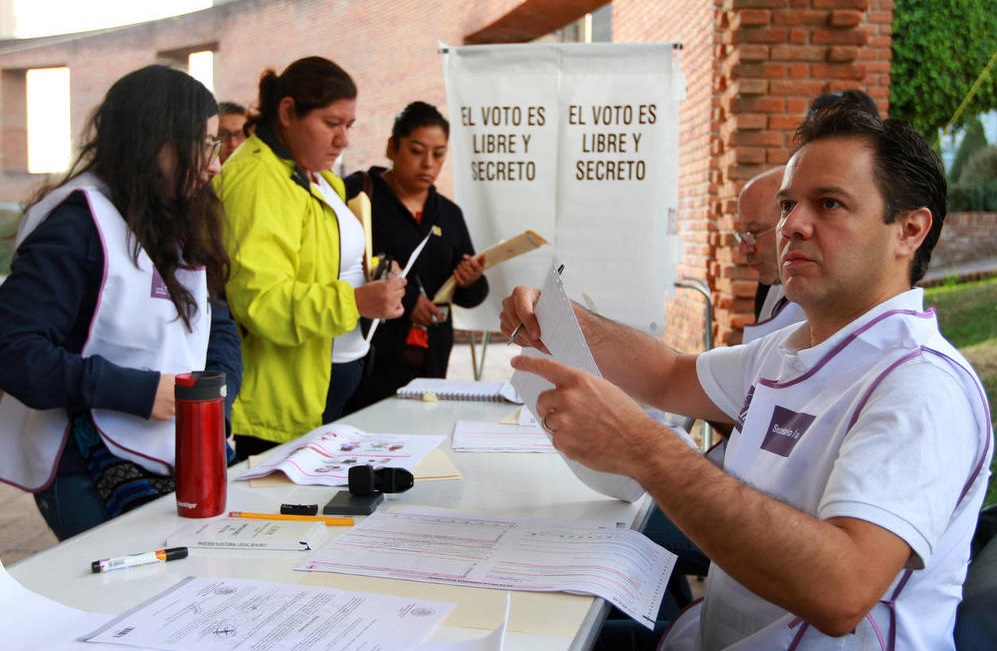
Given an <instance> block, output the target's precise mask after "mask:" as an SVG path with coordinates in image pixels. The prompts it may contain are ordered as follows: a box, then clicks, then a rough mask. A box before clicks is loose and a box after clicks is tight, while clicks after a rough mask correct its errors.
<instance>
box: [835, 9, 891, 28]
mask: <svg viewBox="0 0 997 651" xmlns="http://www.w3.org/2000/svg"><path fill="white" fill-rule="evenodd" d="M891 16H892V14H891ZM864 17H865V14H863V13H862V12H861V11H856V10H852V9H841V10H838V11H832V12H831V18H830V20H829V21H828V24H829V25H831V27H857V26H858V25H860V24H862V19H863V18H864Z"/></svg>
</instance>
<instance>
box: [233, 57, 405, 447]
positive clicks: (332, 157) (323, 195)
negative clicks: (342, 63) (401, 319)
mask: <svg viewBox="0 0 997 651" xmlns="http://www.w3.org/2000/svg"><path fill="white" fill-rule="evenodd" d="M356 97H357V89H356V85H355V84H354V83H353V80H352V79H351V78H350V76H349V75H348V74H347V73H346V71H344V70H343V69H342V68H340V67H339V66H338V65H336V64H335V63H333V62H332V61H329V60H328V59H323V58H322V57H307V58H304V59H299V60H298V61H295V62H294V63H292V64H291V65H289V66H288V67H287V68H286V69H285V70H284V71H283V72H282V73H281V74H280V75H278V74H277V73H276V72H274V71H273V70H266V71H264V73H263V75H262V76H261V77H260V86H259V100H258V102H257V113H256V114H255V115H253V116H251V117H250V121H249V123H248V124H249V128H251V129H252V130H253V135H251V136H250V137H249V138H248V139H247V140H246V141H245V142H244V143H243V144H242V145H241V146H240V147H239V149H238V150H236V152H235V153H234V154H232V157H231V158H229V159H228V160H227V161H225V166H224V168H223V169H222V172H221V174H219V176H218V177H217V178H216V179H215V188H216V190H217V191H218V196H219V197H220V198H221V200H222V202H223V203H224V205H225V214H226V218H227V219H228V223H229V228H228V230H227V237H228V240H227V242H228V249H229V255H230V256H231V258H232V275H231V277H230V279H229V283H228V286H227V293H228V300H229V306H230V307H231V309H232V314H233V316H234V317H235V319H236V321H237V322H238V323H239V325H240V326H241V328H242V335H243V340H242V358H243V362H244V363H245V366H246V378H245V384H244V386H243V390H242V392H241V393H240V395H239V397H238V399H237V400H236V402H235V405H234V406H233V408H232V428H233V431H234V432H235V435H236V452H237V453H238V455H239V457H240V458H245V457H246V456H248V455H251V454H255V453H258V452H262V451H263V450H266V449H268V448H270V447H273V446H274V445H277V444H278V443H282V442H284V441H289V440H291V439H292V438H295V437H298V436H301V435H302V434H304V433H306V432H308V431H309V430H311V429H314V428H315V427H318V426H319V425H321V424H322V423H327V422H329V421H331V420H334V419H336V418H338V417H339V415H340V414H341V413H342V410H343V404H344V403H345V401H346V399H347V398H349V397H350V395H352V393H353V391H354V389H355V388H356V386H357V384H358V383H359V381H360V373H361V366H362V360H363V357H364V356H365V355H366V353H367V350H368V346H367V342H366V341H365V340H364V337H363V335H362V333H361V329H360V324H359V319H360V317H361V316H364V317H368V318H380V319H389V318H394V317H397V316H400V315H401V313H402V304H401V299H402V295H403V293H404V287H405V281H404V279H401V278H391V279H386V280H377V281H373V282H366V278H365V276H366V274H365V270H364V265H363V258H364V232H363V227H362V226H361V224H360V221H359V220H358V219H357V218H356V216H354V215H353V214H352V213H351V212H350V210H349V209H348V208H347V207H346V204H345V203H344V202H343V197H344V193H343V181H342V180H341V179H340V178H339V177H337V176H336V175H335V174H334V173H333V172H331V171H330V169H331V168H332V167H333V165H335V163H336V160H337V159H338V158H339V156H340V154H341V153H342V152H343V150H344V149H345V148H346V147H347V146H348V145H349V143H350V140H349V129H350V128H351V127H352V126H353V121H354V119H355V116H356Z"/></svg>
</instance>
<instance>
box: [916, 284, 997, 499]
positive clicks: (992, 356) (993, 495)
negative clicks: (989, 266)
mask: <svg viewBox="0 0 997 651" xmlns="http://www.w3.org/2000/svg"><path fill="white" fill-rule="evenodd" d="M924 300H925V304H926V305H930V306H933V307H934V308H935V309H936V310H938V323H939V327H940V328H941V330H942V333H944V335H945V337H946V338H947V339H948V340H949V341H950V342H952V345H954V346H955V347H956V348H958V349H959V350H960V351H961V352H962V354H963V355H965V356H966V359H968V360H969V361H970V363H971V364H972V365H973V367H974V368H975V369H976V372H977V373H978V374H979V375H980V379H981V380H982V381H983V386H984V388H985V389H986V392H987V398H988V399H989V401H990V419H991V421H994V425H995V429H997V420H994V419H995V416H997V410H995V403H994V400H995V398H997V278H989V279H987V280H982V281H978V282H971V283H961V284H956V283H954V282H948V283H946V284H944V285H942V286H939V287H932V288H929V289H926V290H925V299H924ZM990 470H991V473H994V474H997V460H995V461H994V462H993V463H992V464H991V466H990ZM991 504H997V482H994V481H992V482H991V485H990V490H989V492H988V493H987V497H986V500H985V501H984V506H989V505H991Z"/></svg>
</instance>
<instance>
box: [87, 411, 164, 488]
mask: <svg viewBox="0 0 997 651" xmlns="http://www.w3.org/2000/svg"><path fill="white" fill-rule="evenodd" d="M90 418H91V420H93V426H94V429H96V430H97V431H98V432H99V433H100V437H101V438H102V439H104V441H105V443H108V442H109V443H113V444H114V445H116V446H118V447H119V448H121V449H122V450H127V451H128V452H129V453H131V454H134V455H135V456H137V457H142V458H143V459H148V460H150V461H155V462H156V463H158V464H160V465H162V466H165V467H166V468H167V469H168V471H169V474H170V475H172V474H174V468H173V465H172V464H170V463H169V462H167V461H166V460H165V459H159V458H157V457H153V456H149V455H148V454H145V453H144V452H139V451H138V450H133V449H131V448H130V447H128V446H126V445H121V443H119V442H117V441H115V440H114V439H113V438H111V436H110V435H109V434H108V433H107V432H105V431H104V430H103V429H101V427H100V425H99V424H98V423H97V420H96V419H95V418H93V416H92V415H91V416H90ZM111 454H114V450H111ZM115 456H118V455H115ZM150 472H151V471H150Z"/></svg>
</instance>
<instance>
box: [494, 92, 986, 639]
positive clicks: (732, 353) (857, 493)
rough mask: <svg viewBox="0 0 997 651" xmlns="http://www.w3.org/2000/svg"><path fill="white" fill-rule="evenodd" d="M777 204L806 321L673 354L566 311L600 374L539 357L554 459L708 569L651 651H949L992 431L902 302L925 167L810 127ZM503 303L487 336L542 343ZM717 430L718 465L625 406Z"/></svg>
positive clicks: (909, 134) (924, 240)
mask: <svg viewBox="0 0 997 651" xmlns="http://www.w3.org/2000/svg"><path fill="white" fill-rule="evenodd" d="M797 145H798V148H797V150H796V152H795V153H794V154H793V156H792V158H791V159H790V161H789V163H788V165H787V169H786V173H785V176H784V178H783V181H782V183H781V186H780V190H779V195H778V197H779V206H780V220H779V224H778V227H777V247H778V251H779V263H780V275H781V278H782V282H783V285H784V287H785V292H786V296H787V298H789V299H790V300H792V301H794V302H796V303H798V304H799V305H800V306H801V307H802V309H803V311H804V313H805V314H806V316H807V320H806V322H804V323H801V324H800V325H799V326H798V327H795V328H794V327H790V328H785V329H782V330H779V331H778V332H776V333H772V334H771V335H769V336H766V337H763V338H761V339H759V340H756V341H754V342H752V343H750V344H747V345H744V346H732V347H727V348H719V349H715V350H713V351H708V352H706V353H701V354H699V355H683V354H679V353H677V352H675V351H674V350H672V349H670V348H668V347H667V346H665V345H664V343H663V342H662V341H661V340H659V339H655V338H653V337H651V336H648V335H644V334H642V333H639V332H636V331H634V330H631V329H628V328H626V327H624V326H621V325H619V324H616V323H613V322H611V321H608V320H606V319H603V318H601V317H599V316H597V315H595V314H592V313H590V312H588V311H586V310H585V309H584V308H581V307H580V306H575V313H576V315H577V316H578V320H579V323H580V324H581V327H582V330H583V332H584V333H585V335H586V338H587V340H588V343H589V345H590V347H591V349H592V352H593V355H594V356H595V359H596V361H597V363H598V364H599V367H600V369H601V371H602V372H603V375H604V376H605V379H601V378H596V377H594V376H592V375H589V374H586V373H583V372H581V371H578V370H576V369H573V368H570V367H567V366H564V365H562V364H559V363H557V362H555V361H553V360H552V359H549V358H545V357H527V356H520V357H517V358H515V359H514V360H513V366H514V367H515V368H517V369H520V370H523V371H527V372H533V373H537V374H539V375H542V376H544V377H545V378H547V379H548V380H549V381H551V382H552V383H553V384H554V387H555V388H554V389H552V390H550V391H547V392H544V393H542V394H541V395H540V398H539V400H538V402H537V412H538V413H539V414H542V418H543V423H544V427H545V428H546V429H547V430H548V431H549V432H551V434H552V438H553V441H554V445H555V446H556V447H557V448H558V449H559V450H560V451H561V452H563V453H564V454H565V455H566V456H568V457H569V458H572V459H575V460H577V461H579V462H581V463H584V464H585V465H587V466H590V467H592V468H594V469H597V470H602V471H608V472H615V473H620V474H624V475H628V476H630V477H633V478H634V479H636V480H637V481H638V482H639V483H640V484H641V485H642V486H644V487H645V488H646V489H647V490H648V491H649V492H650V493H651V495H652V496H653V497H654V500H655V502H656V503H657V504H658V505H659V506H660V507H661V509H662V511H663V512H664V513H665V515H667V516H668V517H669V518H670V519H671V520H672V521H673V522H675V524H676V525H677V526H678V527H679V528H680V529H682V530H683V531H684V532H685V533H686V534H688V535H689V537H690V538H691V539H692V540H693V541H694V542H695V543H697V544H698V545H699V546H700V548H701V549H702V550H703V551H704V552H705V553H706V554H707V555H708V556H709V557H710V558H711V559H712V561H713V564H712V567H711V569H710V573H709V578H708V583H707V587H706V595H705V598H704V600H703V601H702V602H701V604H700V606H699V607H697V608H693V609H691V610H688V611H686V612H685V613H683V614H682V615H681V616H680V617H679V618H678V619H677V620H676V621H675V622H674V623H673V626H672V628H671V629H670V630H669V631H668V633H667V634H666V636H665V638H664V641H663V648H665V649H702V650H707V649H738V650H746V649H752V650H754V649H758V650H761V649H765V650H770V649H788V648H795V649H801V650H804V649H806V650H814V649H832V648H833V649H845V650H853V649H880V648H884V649H886V648H889V649H894V648H895V649H904V650H910V649H913V650H916V651H947V650H952V649H953V638H952V629H953V624H954V620H955V611H956V606H957V605H958V603H959V599H960V595H961V585H962V582H963V579H964V577H965V572H966V567H967V563H968V560H969V551H970V540H971V538H972V535H973V531H974V528H975V525H976V520H977V513H978V512H979V507H980V504H981V502H982V500H983V497H984V493H985V490H986V482H987V476H988V468H989V463H990V457H991V454H992V450H991V439H992V432H991V431H990V419H989V414H988V412H987V405H986V396H985V393H984V391H983V389H982V386H981V385H980V382H979V379H978V378H977V376H976V374H975V373H974V372H973V371H972V369H971V368H970V366H969V364H968V363H967V362H966V361H965V359H964V358H963V357H962V356H961V355H960V354H959V352H958V351H957V350H955V348H954V347H952V346H951V345H950V344H949V343H948V342H947V341H945V339H944V338H943V337H942V336H941V334H940V332H939V331H938V326H937V321H936V319H935V315H934V312H933V311H929V312H925V311H924V310H923V301H922V298H923V297H922V292H921V290H920V289H917V288H913V286H914V284H915V283H916V282H917V281H918V280H919V279H920V278H921V277H923V275H924V272H925V270H926V269H927V266H928V262H929V260H930V256H931V250H932V248H933V247H934V246H935V244H936V243H937V241H938V236H939V233H940V231H941V227H942V223H943V221H944V218H945V191H946V184H945V176H944V172H943V170H942V167H941V163H940V161H939V160H938V157H937V155H936V154H935V153H934V152H933V151H932V150H931V148H930V147H929V146H928V145H927V143H926V142H925V141H924V140H923V139H922V138H921V137H920V136H919V135H918V134H917V133H916V132H915V131H914V130H913V129H911V128H910V127H909V126H908V125H906V124H904V123H902V122H898V121H895V120H887V121H885V122H881V121H879V120H878V119H876V118H874V117H872V116H870V115H869V114H868V113H866V112H861V111H856V110H854V109H852V108H849V107H839V108H837V109H831V110H827V111H816V112H814V113H813V114H812V115H808V117H807V119H806V121H805V122H804V124H803V125H802V126H801V128H800V129H799V131H798V132H797ZM537 297H538V292H537V291H536V290H534V289H531V288H526V287H518V288H516V290H514V292H513V294H512V295H511V296H509V297H507V298H506V299H505V301H504V302H503V308H504V309H503V312H502V316H501V325H502V331H503V332H504V333H506V334H509V333H511V332H512V331H513V329H514V328H515V327H516V326H517V325H519V324H520V323H522V324H523V326H524V327H523V328H522V329H521V330H520V334H519V335H518V336H517V338H516V342H517V343H519V344H521V345H530V346H540V345H541V344H540V343H539V342H540V338H541V336H542V333H541V332H540V330H539V326H538V325H537V321H536V318H535V315H534V313H533V305H534V303H535V302H536V299H537ZM638 401H640V402H644V403H647V404H652V405H654V406H656V407H659V408H661V409H664V410H666V411H670V412H676V413H682V414H685V415H689V416H694V417H697V418H704V419H707V420H711V421H721V422H723V421H726V422H729V423H731V424H733V425H734V429H733V433H732V435H731V437H730V440H729V442H728V444H727V447H726V450H725V453H724V457H723V460H722V463H721V466H722V467H717V466H714V465H713V464H712V463H711V462H710V461H708V460H707V459H705V458H704V457H703V456H701V455H700V454H699V453H698V451H696V450H693V449H692V448H690V447H689V446H688V445H687V444H686V443H684V442H683V441H682V440H680V439H679V437H678V436H676V435H674V433H672V432H671V431H670V430H669V429H668V428H667V427H665V426H663V425H661V424H659V423H656V422H654V421H653V420H651V419H650V418H649V417H648V416H647V415H646V414H645V412H644V410H643V409H642V407H641V405H640V404H639V403H638Z"/></svg>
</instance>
